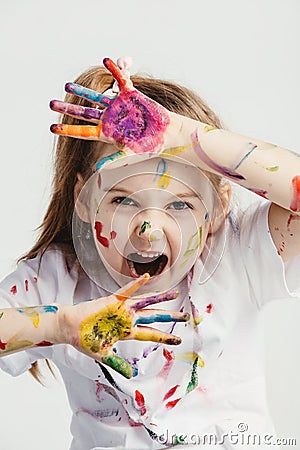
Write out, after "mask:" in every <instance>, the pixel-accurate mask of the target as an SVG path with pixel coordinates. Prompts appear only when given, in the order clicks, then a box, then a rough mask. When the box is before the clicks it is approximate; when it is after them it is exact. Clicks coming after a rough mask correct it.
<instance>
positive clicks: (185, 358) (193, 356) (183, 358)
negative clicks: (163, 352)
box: [175, 352, 205, 367]
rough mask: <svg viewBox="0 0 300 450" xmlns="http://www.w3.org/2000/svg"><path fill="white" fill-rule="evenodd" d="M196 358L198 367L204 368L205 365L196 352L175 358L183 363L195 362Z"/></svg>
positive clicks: (181, 354)
mask: <svg viewBox="0 0 300 450" xmlns="http://www.w3.org/2000/svg"><path fill="white" fill-rule="evenodd" d="M196 358H197V365H198V366H199V367H204V365H205V364H204V361H203V359H202V358H201V356H200V355H198V353H196V352H185V353H179V354H178V355H176V356H175V359H179V360H181V361H186V362H191V361H195V360H196Z"/></svg>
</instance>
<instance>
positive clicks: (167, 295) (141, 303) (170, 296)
mask: <svg viewBox="0 0 300 450" xmlns="http://www.w3.org/2000/svg"><path fill="white" fill-rule="evenodd" d="M177 296H178V290H177V289H172V290H170V291H167V292H164V293H163V294H158V295H152V296H151V297H146V298H144V299H143V300H140V299H139V300H137V302H136V303H134V304H133V305H132V309H135V310H137V309H142V308H145V306H149V305H154V304H155V303H161V302H165V301H168V300H174V298H176V297H177Z"/></svg>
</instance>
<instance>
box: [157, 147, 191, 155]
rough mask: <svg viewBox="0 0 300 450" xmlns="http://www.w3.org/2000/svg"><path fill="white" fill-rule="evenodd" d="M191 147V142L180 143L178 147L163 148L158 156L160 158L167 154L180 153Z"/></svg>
mask: <svg viewBox="0 0 300 450" xmlns="http://www.w3.org/2000/svg"><path fill="white" fill-rule="evenodd" d="M189 147H191V144H187V145H180V146H179V147H172V148H167V149H165V150H164V151H163V152H162V153H161V154H160V155H159V156H160V157H161V158H165V157H167V156H169V157H170V156H177V155H180V153H183V152H184V151H185V150H186V149H188V148H189Z"/></svg>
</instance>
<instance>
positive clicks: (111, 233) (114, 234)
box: [110, 230, 117, 240]
mask: <svg viewBox="0 0 300 450" xmlns="http://www.w3.org/2000/svg"><path fill="white" fill-rule="evenodd" d="M116 237H117V232H116V231H114V230H113V231H111V232H110V239H111V240H113V239H116Z"/></svg>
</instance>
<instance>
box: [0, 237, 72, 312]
mask: <svg viewBox="0 0 300 450" xmlns="http://www.w3.org/2000/svg"><path fill="white" fill-rule="evenodd" d="M77 278H78V264H77V260H76V259H75V258H74V257H71V255H67V254H66V253H65V252H64V250H63V249H62V248H61V247H60V246H57V245H51V246H50V247H49V248H48V249H47V250H46V251H45V252H43V253H39V254H38V255H37V256H36V257H34V258H31V259H24V260H21V261H20V262H19V263H18V265H17V268H16V270H15V271H14V272H12V273H11V274H9V275H8V276H7V277H5V278H4V279H3V280H2V282H1V283H0V292H1V297H2V300H6V302H8V303H9V304H8V305H7V304H6V306H17V305H26V304H27V305H28V306H29V305H36V304H42V303H51V302H60V303H61V300H62V299H65V301H63V303H69V298H70V295H67V293H68V292H73V291H74V288H75V285H76V282H77Z"/></svg>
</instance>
